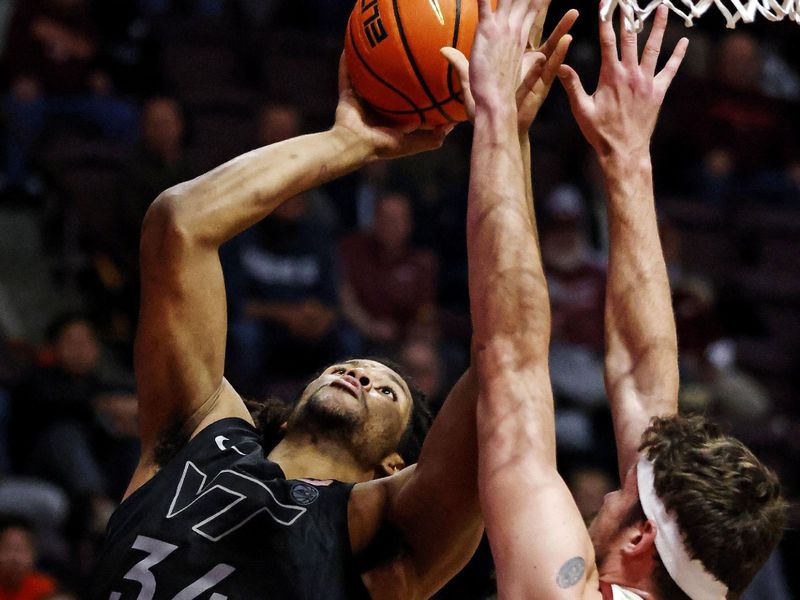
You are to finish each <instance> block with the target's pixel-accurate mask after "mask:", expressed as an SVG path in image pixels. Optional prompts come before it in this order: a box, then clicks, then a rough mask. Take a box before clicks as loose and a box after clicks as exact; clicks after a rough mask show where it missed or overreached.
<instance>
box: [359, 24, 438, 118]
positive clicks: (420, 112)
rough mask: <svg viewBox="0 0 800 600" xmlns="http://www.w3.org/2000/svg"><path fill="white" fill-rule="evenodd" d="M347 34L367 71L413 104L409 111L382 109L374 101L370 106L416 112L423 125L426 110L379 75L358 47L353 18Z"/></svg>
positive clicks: (397, 112) (409, 112)
mask: <svg viewBox="0 0 800 600" xmlns="http://www.w3.org/2000/svg"><path fill="white" fill-rule="evenodd" d="M347 34H348V36H349V38H350V46H351V47H352V48H353V51H354V52H355V54H356V58H358V61H359V62H360V63H361V65H362V66H363V67H364V68H365V69H366V70H367V73H369V74H370V75H372V77H374V78H375V80H376V81H378V82H380V83H381V84H383V85H384V86H386V87H387V88H388V89H390V90H391V91H393V92H394V93H395V94H397V95H398V96H400V97H401V98H402V99H403V100H405V101H406V103H408V105H409V106H411V110H407V111H389V110H386V109H382V108H380V107H378V106H376V105H375V104H374V103H373V102H370V103H369V104H370V106H371V107H373V108H375V109H376V110H378V111H381V112H391V113H394V114H408V115H410V114H416V115H417V116H418V117H419V120H420V125H423V124H424V123H425V121H426V119H425V114H424V113H425V110H424V109H421V108H420V107H418V106H417V105H416V103H415V102H414V101H413V100H411V98H410V97H409V96H407V95H406V94H404V93H403V92H402V91H401V90H399V89H398V88H396V87H395V86H393V85H392V84H391V83H389V82H388V81H386V80H385V79H383V78H382V77H381V76H380V75H378V74H377V73H376V72H375V71H374V70H373V69H372V67H370V66H369V63H367V61H366V59H365V58H364V57H363V56H362V54H361V52H360V50H359V49H358V44H356V41H355V35H354V34H353V25H352V18H351V19H350V20H348V22H347Z"/></svg>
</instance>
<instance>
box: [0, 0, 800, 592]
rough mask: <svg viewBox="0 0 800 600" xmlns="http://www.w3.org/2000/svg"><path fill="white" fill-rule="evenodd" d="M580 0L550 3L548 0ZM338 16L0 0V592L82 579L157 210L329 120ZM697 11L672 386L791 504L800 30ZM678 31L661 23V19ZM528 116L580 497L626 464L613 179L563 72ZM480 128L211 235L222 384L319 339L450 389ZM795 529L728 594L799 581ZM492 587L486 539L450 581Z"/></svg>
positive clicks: (163, 1)
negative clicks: (223, 323) (781, 488)
mask: <svg viewBox="0 0 800 600" xmlns="http://www.w3.org/2000/svg"><path fill="white" fill-rule="evenodd" d="M569 7H571V4H570V3H569V2H566V1H563V0H553V2H552V6H551V17H553V16H558V15H560V14H561V13H563V12H565V11H566V10H567V8H569ZM350 9H351V4H350V3H349V2H343V1H341V0H117V1H115V2H104V1H102V0H17V1H7V2H2V3H0V38H1V39H0V41H1V42H2V44H1V45H2V48H3V51H2V62H1V63H0V64H1V65H2V91H0V102H1V103H2V105H1V106H0V140H2V144H0V600H5V599H7V598H8V599H12V598H13V599H15V600H23V599H24V600H36V599H41V598H50V599H55V598H58V599H67V598H81V597H82V594H83V593H84V590H85V585H86V582H87V577H88V576H89V573H90V570H91V565H92V561H93V556H94V555H95V553H96V552H97V549H98V544H99V542H100V540H101V539H102V536H103V532H104V528H105V524H106V522H107V520H108V517H109V515H110V513H111V512H112V511H113V510H114V507H115V506H116V505H117V503H118V502H119V500H120V498H121V496H122V494H123V492H124V490H125V487H126V485H127V480H128V477H129V476H130V474H131V472H132V470H133V468H134V466H135V465H136V461H137V458H138V442H137V433H136V431H137V407H136V392H135V386H134V382H133V377H132V364H131V363H132V358H131V355H132V343H133V337H134V333H135V327H136V316H137V311H138V277H139V272H138V269H139V267H138V234H139V228H140V225H141V222H142V219H143V217H144V214H145V212H146V210H147V207H148V205H149V204H150V203H151V202H152V201H153V200H154V199H155V197H156V196H157V195H158V194H159V193H160V192H161V191H163V190H165V189H166V188H168V187H170V186H172V185H174V184H176V183H179V182H181V181H184V180H186V179H189V178H192V177H194V176H197V175H199V174H201V173H203V172H204V171H206V170H208V169H210V168H212V167H214V166H215V165H217V164H220V163H221V162H223V161H225V160H227V159H230V158H232V157H234V156H236V155H237V154H239V153H241V152H244V151H247V150H248V149H252V148H255V147H257V146H259V145H263V144H269V143H273V142H277V141H280V140H282V139H286V138H288V137H292V136H296V135H299V134H302V133H306V132H309V131H313V130H316V129H319V128H325V127H328V126H330V124H331V123H332V118H333V113H334V109H335V106H336V73H337V63H338V56H339V53H340V52H341V46H342V42H341V37H342V32H343V31H344V28H345V23H346V19H347V17H348V14H349V12H350ZM591 13H592V11H589V10H587V11H586V13H585V14H584V15H583V16H582V18H581V22H580V24H579V25H578V26H577V31H576V32H575V35H576V42H575V44H574V45H573V49H572V50H571V53H570V58H569V62H570V63H571V64H573V65H574V66H575V67H576V68H577V69H578V70H579V72H581V74H582V75H583V76H584V77H585V80H591V79H592V78H594V77H595V75H596V73H597V69H598V68H599V57H598V56H597V55H596V52H595V50H594V48H595V47H596V41H595V40H594V31H595V17H594V15H593V14H591ZM714 17H715V15H712V14H709V15H708V16H707V17H705V18H704V20H703V22H702V23H701V24H699V27H698V28H697V29H695V30H691V31H689V32H688V35H689V37H690V39H691V45H690V51H689V55H688V57H687V62H686V64H685V66H684V68H683V71H682V73H681V75H680V76H679V77H678V79H677V80H676V82H675V84H674V86H673V89H672V90H671V91H670V96H669V97H668V98H667V101H666V104H665V109H664V112H665V114H664V115H663V116H662V118H661V121H660V126H659V127H660V129H659V130H658V131H657V134H656V137H655V140H654V145H653V155H654V162H655V172H656V190H657V194H656V195H657V204H658V208H659V210H660V213H661V225H662V241H663V244H664V250H665V256H666V259H667V263H668V268H669V274H670V278H671V282H672V287H673V299H674V305H675V314H676V319H677V325H678V335H679V342H680V350H681V364H680V366H681V374H682V382H683V383H682V387H681V397H680V400H681V406H682V408H684V409H686V410H693V411H701V412H705V413H709V414H712V415H714V416H715V417H716V418H718V419H719V420H720V421H722V422H723V423H725V424H726V426H727V427H728V428H729V429H730V430H731V431H732V432H733V433H734V434H736V435H738V436H739V437H741V438H742V439H743V440H744V441H745V442H746V443H748V444H749V445H751V447H752V448H753V449H754V450H755V451H756V453H757V454H758V455H759V456H760V457H762V458H764V459H765V460H766V461H767V462H768V463H769V464H771V465H772V466H773V467H774V468H775V469H776V470H778V472H779V474H780V475H781V477H782V480H783V482H784V485H785V488H786V494H787V495H788V496H789V497H790V498H792V499H794V500H795V501H796V500H797V498H798V497H800V469H798V466H797V465H800V404H798V401H797V398H798V395H799V393H800V317H798V313H800V310H798V309H800V110H798V109H800V34H799V33H798V31H799V30H797V27H796V25H793V24H789V23H759V24H756V25H753V26H748V27H740V28H739V29H738V30H736V31H726V30H724V29H723V21H722V19H721V17H720V18H718V19H717V20H715V18H714ZM685 33H686V32H684V30H683V27H682V26H681V25H679V24H677V22H676V23H674V24H673V28H672V31H671V33H670V35H672V36H673V38H674V39H677V38H678V37H679V35H683V34H685ZM532 136H533V138H532V139H533V147H534V150H533V165H534V166H533V168H534V179H535V185H534V189H535V195H536V205H537V206H536V208H537V212H538V214H539V218H540V241H541V249H542V253H543V258H544V262H545V265H546V269H547V273H548V281H549V286H550V294H551V299H552V304H553V306H552V308H553V342H552V348H551V357H550V358H551V374H552V380H553V386H554V390H555V393H556V398H557V432H558V441H559V453H560V460H559V464H560V466H561V468H562V469H563V471H564V474H565V477H566V479H567V480H568V482H569V484H570V487H571V488H572V490H573V492H574V495H575V498H576V500H577V502H578V504H579V507H580V509H581V511H582V513H583V514H584V516H585V517H586V518H587V519H589V518H591V515H592V514H593V513H594V512H595V511H596V510H597V509H598V507H599V505H600V503H602V499H603V496H604V494H605V493H607V492H608V491H610V490H612V489H614V487H615V486H616V485H617V481H616V475H615V466H614V465H615V458H614V443H613V434H612V429H611V423H610V415H609V411H608V409H607V406H606V398H605V390H604V387H603V380H602V370H603V367H602V351H603V327H602V318H603V301H604V286H605V270H606V259H605V256H606V250H607V235H606V218H605V210H604V197H603V194H604V193H603V182H602V177H601V175H600V171H599V168H598V167H597V165H596V164H595V163H594V162H593V159H592V154H591V153H590V152H588V149H587V148H586V147H585V146H584V144H583V143H582V141H581V140H582V138H581V137H580V135H579V132H578V130H577V129H576V126H575V125H574V123H573V122H572V120H571V117H570V114H569V109H568V106H567V103H566V99H565V97H564V95H563V94H562V92H561V90H560V89H554V90H553V93H552V97H551V99H550V100H549V102H548V104H547V105H546V106H545V108H544V109H543V112H542V114H541V115H540V117H539V119H538V121H537V123H536V124H535V125H534V129H533V132H532ZM469 145H470V131H469V126H468V125H463V126H461V127H459V128H457V129H456V130H455V131H454V132H453V134H451V136H450V137H449V138H448V140H447V141H446V143H445V146H444V148H443V149H442V150H440V151H438V152H436V153H434V154H429V155H425V156H418V157H412V158H409V159H403V160H399V161H395V162H392V163H390V164H387V163H375V164H371V165H370V166H369V167H367V168H365V169H363V170H362V171H360V172H358V173H355V174H353V175H351V176H348V177H346V178H344V179H342V180H339V181H336V182H333V183H331V184H330V185H328V186H326V187H325V188H324V189H317V190H312V191H309V192H308V193H305V194H302V195H300V196H297V197H296V198H293V199H292V200H290V201H289V202H287V203H285V204H284V205H283V206H281V208H280V209H279V210H277V211H276V212H275V213H274V214H273V215H271V216H270V217H269V218H267V219H265V220H264V221H263V222H261V223H259V224H258V225H256V226H255V227H253V228H252V229H251V230H250V231H248V232H247V233H245V234H244V235H242V236H240V237H239V238H237V239H235V240H233V241H232V242H230V243H229V244H228V245H227V246H225V247H224V248H223V250H222V253H221V258H222V262H223V266H224V270H225V277H226V284H227V289H228V301H229V312H228V314H229V339H228V355H227V357H228V360H227V363H228V364H227V373H226V374H227V376H228V378H229V379H230V380H231V382H232V383H233V384H234V385H235V386H236V387H237V389H239V390H240V391H241V392H242V393H243V394H244V395H246V396H248V397H250V398H256V399H257V398H264V397H272V398H275V399H278V400H282V401H284V402H286V403H290V402H292V400H293V399H294V398H295V397H296V395H297V393H298V391H299V390H300V389H301V388H302V385H303V383H304V382H305V381H306V380H307V379H308V378H309V377H310V375H312V374H313V373H314V372H316V371H317V370H318V369H319V368H320V367H322V366H324V365H326V364H327V363H328V362H330V361H332V360H335V359H337V358H339V357H344V356H356V355H359V356H364V355H372V356H387V357H390V358H393V359H395V360H397V361H398V362H399V363H400V364H402V365H403V366H404V367H405V369H406V370H407V372H408V373H409V374H410V375H411V376H412V378H413V379H414V380H415V381H416V383H417V384H418V386H419V387H420V388H421V389H422V390H423V391H424V392H425V393H426V394H427V397H428V401H429V402H430V405H431V408H432V409H433V410H434V411H435V410H436V409H438V407H439V406H440V405H441V402H442V401H443V399H444V396H445V395H446V393H447V391H448V389H449V387H450V386H451V385H452V384H453V382H454V380H455V379H456V378H457V377H458V375H459V374H460V373H461V372H462V371H463V369H464V368H465V367H466V366H467V364H468V361H469V338H470V328H469V306H468V294H467V281H466V278H467V266H466V240H465V218H466V194H467V183H468V182H467V178H468V163H469ZM197 285H198V286H202V285H203V282H200V281H199V282H197ZM454 451H457V449H454ZM795 507H797V505H796V504H795ZM798 524H800V514H798V509H797V508H795V511H794V514H793V521H792V525H791V526H792V527H793V528H794V529H791V530H789V531H787V535H786V539H785V541H784V543H783V544H782V546H781V548H780V550H779V552H778V553H776V555H775V556H774V557H773V559H772V560H771V561H770V562H769V563H768V565H767V567H765V570H764V572H763V574H762V576H760V577H759V578H758V580H757V581H756V583H755V584H754V586H753V588H752V589H751V591H750V592H749V594H750V595H749V596H746V600H758V599H765V600H766V599H769V600H787V599H789V598H793V597H800V581H798V580H797V572H796V569H791V566H792V565H796V564H798V563H799V562H800V535H798V533H797V529H796V528H797V526H798ZM793 577H794V579H792V578H793ZM492 593H493V582H492V567H491V557H490V555H489V553H488V550H487V548H486V546H485V544H484V545H482V546H481V548H480V549H479V551H478V553H477V554H476V557H475V559H474V560H473V562H472V563H471V564H470V565H469V566H468V568H467V569H466V570H465V571H464V572H463V573H462V574H460V575H459V576H458V577H457V578H456V580H455V581H454V582H453V583H452V584H451V585H450V586H449V587H448V588H446V589H445V590H444V591H443V592H442V593H441V594H440V597H441V598H475V599H476V600H477V599H482V598H489V597H491V596H492ZM793 594H794V595H793Z"/></svg>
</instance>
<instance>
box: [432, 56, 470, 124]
mask: <svg viewBox="0 0 800 600" xmlns="http://www.w3.org/2000/svg"><path fill="white" fill-rule="evenodd" d="M439 52H441V53H442V56H444V57H445V59H447V62H449V63H450V65H451V66H452V67H453V68H454V69H455V71H456V75H458V81H459V83H461V90H462V91H463V92H464V105H465V106H466V108H467V114H469V115H473V114H475V101H474V100H473V98H472V90H471V89H470V86H469V61H468V60H467V57H466V56H464V53H463V52H461V51H460V50H457V49H456V48H451V47H449V46H447V47H444V48H442V49H441V50H439ZM470 118H471V117H470Z"/></svg>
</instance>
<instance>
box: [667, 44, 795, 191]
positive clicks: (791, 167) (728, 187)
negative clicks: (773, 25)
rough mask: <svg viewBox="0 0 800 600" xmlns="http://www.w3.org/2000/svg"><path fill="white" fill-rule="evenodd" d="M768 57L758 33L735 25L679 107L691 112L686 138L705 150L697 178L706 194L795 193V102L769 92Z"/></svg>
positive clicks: (688, 112) (688, 113)
mask: <svg viewBox="0 0 800 600" xmlns="http://www.w3.org/2000/svg"><path fill="white" fill-rule="evenodd" d="M764 65H765V58H764V52H763V50H762V48H761V46H760V45H759V42H758V40H756V39H755V38H754V37H753V36H752V35H751V34H749V33H747V32H744V31H736V32H732V33H729V34H727V36H726V37H725V38H724V39H723V40H722V42H721V43H720V44H719V46H718V47H717V48H716V52H715V55H714V58H713V60H712V62H711V68H712V70H711V73H713V75H712V77H711V78H710V80H709V81H708V82H697V83H696V85H695V86H694V89H693V93H692V94H691V95H690V97H689V96H687V98H686V100H685V103H684V104H685V105H684V106H682V107H679V110H680V113H681V114H682V115H683V116H684V117H686V118H688V119H689V124H687V125H686V126H684V127H683V128H682V129H683V130H684V132H685V135H688V137H689V140H690V141H691V142H692V143H691V144H690V145H688V146H687V145H686V144H684V145H685V146H686V147H688V148H692V147H696V148H697V149H699V151H700V153H701V156H700V159H701V164H702V171H701V173H700V176H699V177H698V178H697V180H698V181H697V185H699V186H700V187H699V189H698V191H700V192H702V193H703V194H704V196H705V197H706V198H707V199H708V200H711V201H715V202H721V201H726V200H731V199H736V198H738V197H745V198H747V197H749V196H754V197H758V199H759V201H763V200H773V201H790V199H792V198H794V197H796V194H797V189H798V187H797V185H796V184H797V182H795V181H794V177H793V173H794V172H795V170H796V169H798V165H800V153H799V152H798V141H797V135H795V134H794V133H793V127H792V122H791V121H790V118H791V117H790V116H789V115H791V114H793V113H794V112H796V110H797V108H796V105H792V104H790V103H788V102H785V101H783V100H780V99H776V98H775V97H770V96H769V95H768V94H767V91H768V90H769V89H770V88H769V82H768V80H765V77H764ZM765 86H766V87H765ZM698 101H699V102H700V105H698ZM734 196H735V197H734Z"/></svg>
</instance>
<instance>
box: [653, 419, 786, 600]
mask: <svg viewBox="0 0 800 600" xmlns="http://www.w3.org/2000/svg"><path fill="white" fill-rule="evenodd" d="M639 450H640V452H644V454H645V455H646V456H647V458H648V459H649V460H650V461H651V462H653V464H654V471H655V490H656V493H657V494H658V497H659V498H660V499H661V501H662V502H663V503H664V505H665V506H666V508H667V510H668V511H669V512H672V513H673V514H674V515H675V516H676V517H677V520H678V524H679V525H680V528H681V531H682V532H683V535H684V541H685V543H686V546H687V550H688V552H689V554H690V556H691V557H692V558H695V559H698V560H700V561H701V562H702V563H703V566H705V568H706V569H707V570H708V571H709V572H710V573H711V574H712V575H714V576H715V577H716V578H717V579H719V580H720V581H721V582H722V583H724V584H725V585H726V586H728V589H729V593H730V595H729V597H732V598H735V597H738V596H739V594H741V593H742V592H743V591H744V590H745V588H746V587H747V586H748V584H749V583H750V581H751V580H752V578H753V577H754V576H755V574H756V573H757V572H758V570H759V569H760V568H761V566H762V565H763V564H764V562H765V561H766V560H767V558H769V555H770V554H771V553H772V551H773V549H774V548H775V546H777V544H778V542H779V541H780V538H781V535H782V533H783V528H784V526H785V524H786V513H787V503H786V502H785V501H784V499H783V498H782V497H781V492H780V483H779V482H778V478H777V476H776V475H775V473H773V472H772V471H771V470H770V469H769V468H767V467H766V466H764V465H763V464H761V463H760V462H759V460H758V459H757V458H756V457H755V455H754V454H753V453H752V452H751V451H750V450H749V449H748V448H747V447H746V446H745V445H744V444H742V443H741V442H740V441H739V440H737V439H735V438H733V437H730V436H727V435H725V434H723V433H722V432H721V431H720V429H719V428H718V427H717V426H716V425H714V424H712V423H710V422H709V421H707V420H706V419H705V418H703V417H700V416H686V417H684V416H678V415H676V416H673V417H660V418H656V419H654V420H653V421H652V423H651V424H650V427H649V428H648V429H647V430H646V431H645V432H644V434H643V436H642V445H641V446H640V448H639ZM653 580H654V582H655V583H656V585H657V588H658V593H659V594H660V595H662V596H663V597H664V598H670V599H672V598H685V595H683V594H682V593H680V592H679V591H678V590H677V588H676V586H675V584H674V582H673V581H672V580H671V579H670V577H669V575H668V574H667V573H666V570H665V569H664V568H663V565H662V564H661V563H660V561H658V562H657V568H656V570H655V572H654V573H653ZM662 587H663V588H665V589H662Z"/></svg>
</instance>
